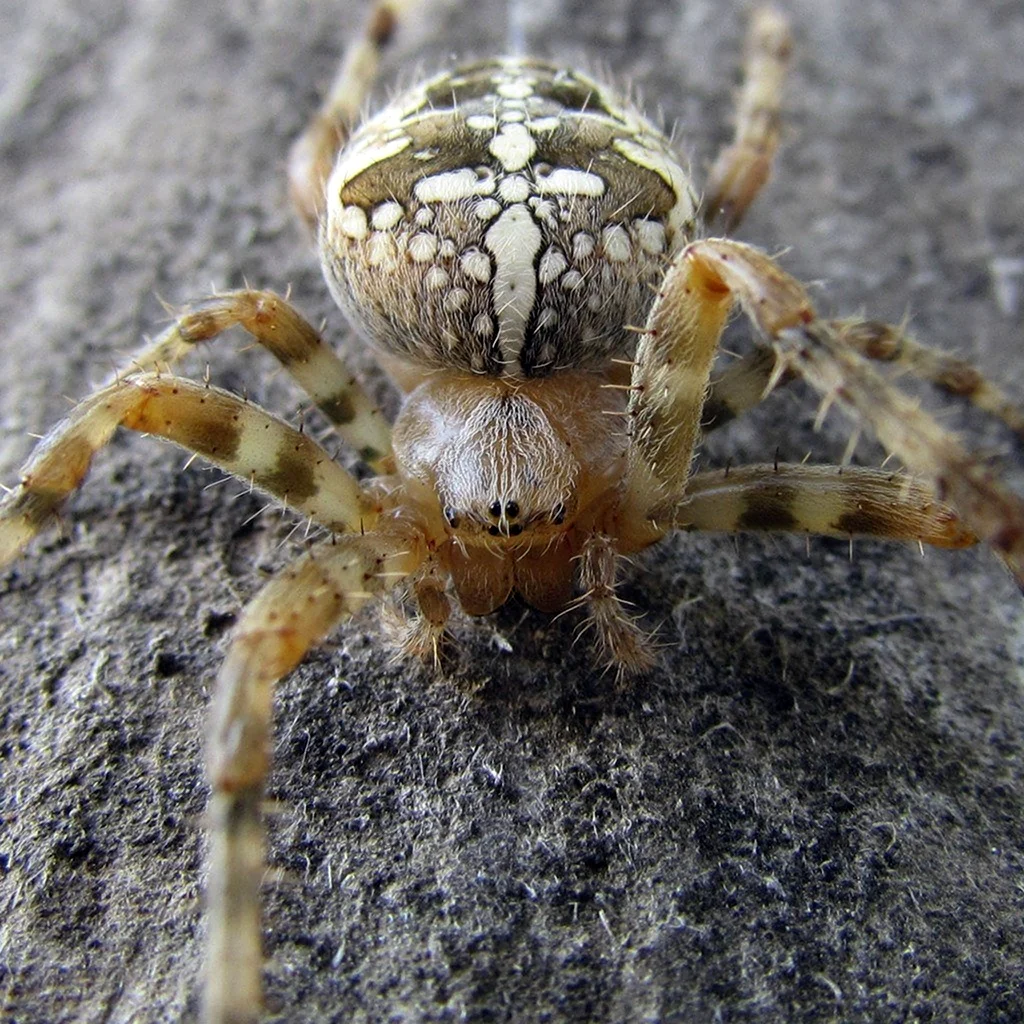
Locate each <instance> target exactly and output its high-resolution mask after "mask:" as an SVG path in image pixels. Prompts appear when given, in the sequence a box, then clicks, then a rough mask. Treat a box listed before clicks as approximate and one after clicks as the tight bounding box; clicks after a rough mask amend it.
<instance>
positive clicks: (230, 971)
mask: <svg viewBox="0 0 1024 1024" xmlns="http://www.w3.org/2000/svg"><path fill="white" fill-rule="evenodd" d="M425 548H426V546H425V544H424V542H423V538H422V535H420V534H419V533H418V532H417V531H416V530H415V528H413V527H411V526H410V525H409V524H407V523H401V522H394V523H392V524H389V527H388V529H387V530H386V531H380V532H376V533H367V534H363V535H361V536H358V535H355V534H349V535H345V536H342V537H336V538H332V539H331V540H330V541H327V542H325V543H323V544H320V545H318V546H316V547H315V548H313V549H312V550H311V551H309V552H308V553H307V554H305V555H304V556H303V557H302V558H301V559H299V560H298V561H296V562H294V563H293V564H291V565H289V566H288V567H287V568H285V569H284V570H282V571H281V572H280V573H279V574H278V575H277V576H275V577H274V578H273V579H272V580H271V581H270V582H269V583H268V584H267V585H266V586H265V587H264V588H263V589H262V590H261V591H260V592H259V593H258V594H257V595H256V597H255V598H254V599H253V600H252V601H251V602H250V604H249V605H248V607H247V608H246V609H245V611H244V612H243V615H242V618H241V621H240V622H239V624H238V626H237V627H236V629H235V631H234V633H233V635H232V640H231V647H230V649H229V650H228V655H227V659H226V660H225V662H224V665H223V666H222V668H221V670H220V672H219V674H218V676H217V682H216V686H215V691H214V699H213V705H212V708H211V712H210V716H211V717H210V731H209V734H208V744H207V772H208V775H209V779H210V785H211V790H212V793H211V797H210V809H209V814H210V827H211V832H212V837H211V850H210V878H209V883H208V888H207V904H208V908H209V911H208V912H209V925H208V927H209V933H208V938H207V943H208V956H207V959H206V972H207V973H206V982H205V986H204V1004H203V1019H204V1020H205V1021H207V1022H210V1024H224V1022H230V1024H254V1022H255V1021H257V1020H258V1019H259V1016H260V1008H261V1007H262V1002H263V1001H262V997H261V983H260V975H261V972H262V967H263V952H262V949H261V945H260V884H261V882H262V880H263V875H264V828H263V821H262V816H261V813H260V805H261V803H262V800H263V794H264V787H265V784H266V778H267V773H268V771H269V769H270V755H271V727H272V717H273V716H272V711H273V689H274V684H275V683H276V682H277V681H278V680H279V679H280V678H281V677H282V676H284V675H286V674H287V673H289V672H290V671H291V670H292V669H293V668H294V667H295V666H296V665H297V664H298V663H299V662H300V661H301V660H302V659H303V658H304V657H305V655H306V653H307V652H308V651H309V649H310V648H311V647H312V646H313V645H314V644H316V643H318V642H319V641H320V640H321V639H323V638H324V637H325V636H326V635H327V634H328V633H330V632H331V630H332V629H334V628H335V626H337V625H338V624H339V623H340V622H341V621H342V620H344V619H346V618H348V617H349V616H351V615H353V614H354V613H355V612H356V611H358V610H359V609H360V608H361V607H362V606H363V605H365V604H366V603H367V602H368V601H371V600H373V599H375V598H377V597H380V596H381V595H383V594H384V593H385V592H386V591H388V590H389V589H390V588H392V587H393V586H395V585H396V584H397V583H399V582H401V580H402V579H403V578H404V577H406V576H407V575H408V574H409V573H411V572H414V571H415V570H416V569H417V567H418V566H419V564H420V563H421V562H422V560H423V557H424V554H425Z"/></svg>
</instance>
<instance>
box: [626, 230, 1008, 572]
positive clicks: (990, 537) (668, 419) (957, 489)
mask: <svg viewBox="0 0 1024 1024" xmlns="http://www.w3.org/2000/svg"><path fill="white" fill-rule="evenodd" d="M687 264H693V267H692V268H691V269H687V268H686V265H687ZM697 268H700V269H697ZM693 282H699V283H700V285H701V288H700V289H695V288H693V287H692V286H691V285H692V283H693ZM723 291H724V293H725V294H726V295H727V296H729V297H730V298H729V302H732V301H736V302H738V303H739V304H740V305H741V306H742V307H743V309H744V311H745V313H746V314H747V316H748V317H749V318H750V319H751V320H752V321H753V322H754V323H755V324H756V326H757V327H758V328H759V330H760V332H761V333H762V335H763V336H764V337H765V338H766V339H767V341H768V342H769V343H770V344H771V346H772V348H773V349H774V350H775V352H776V356H777V358H778V361H779V363H778V372H784V371H786V370H789V371H790V372H792V373H795V374H797V375H798V376H801V377H803V378H804V379H805V380H806V381H807V382H808V383H809V384H810V385H811V386H812V387H814V388H815V389H816V390H817V391H819V392H820V394H821V395H822V396H823V398H824V400H825V401H826V402H828V403H831V402H835V403H836V404H838V405H839V406H840V407H841V408H843V409H845V410H846V411H847V412H849V413H850V414H851V415H852V416H853V418H854V419H855V420H856V422H858V423H859V424H862V425H863V426H864V427H866V428H868V429H870V430H871V431H873V432H874V434H875V435H876V436H877V438H878V439H879V441H880V442H881V443H882V445H883V446H884V447H885V448H886V449H887V450H888V451H889V452H890V453H891V454H893V455H895V456H896V457H897V458H899V459H901V460H902V461H903V462H904V464H905V465H906V466H907V467H908V468H909V469H911V470H912V471H913V472H914V473H915V474H918V475H919V476H921V477H922V478H923V479H924V480H925V481H926V482H927V483H928V484H929V485H930V486H931V487H932V488H933V489H934V491H935V493H936V494H937V495H938V496H939V498H940V499H942V500H948V501H949V502H950V504H951V505H953V506H954V508H956V510H957V511H958V513H959V514H960V515H961V516H962V517H963V519H964V521H965V522H966V523H967V525H968V526H969V527H970V528H971V529H972V530H973V531H974V532H975V533H976V534H977V535H978V537H979V538H980V539H981V540H984V541H986V542H988V543H989V544H991V545H992V547H993V548H994V549H995V550H996V551H997V552H998V553H999V555H1000V556H1001V557H1002V558H1003V559H1004V560H1005V561H1006V563H1007V564H1008V566H1009V567H1010V569H1011V571H1012V572H1013V573H1014V575H1015V576H1016V577H1017V579H1018V581H1020V582H1021V583H1022V584H1024V502H1022V501H1021V499H1020V498H1019V497H1018V496H1017V495H1015V494H1014V493H1013V492H1012V491H1010V490H1009V489H1008V488H1007V487H1006V486H1005V485H1004V484H1003V483H1002V482H1001V481H1000V480H998V479H997V477H996V476H995V474H994V473H993V472H992V471H991V470H990V469H989V468H988V467H987V466H985V464H984V463H983V462H982V461H981V460H980V459H979V458H977V457H976V456H973V455H972V454H971V453H969V452H968V451H967V449H966V448H964V446H963V445H962V444H961V443H960V442H959V441H958V440H957V439H956V438H955V437H954V436H953V435H951V434H950V433H949V432H947V431H945V430H943V429H942V427H940V426H939V424H938V423H937V422H936V421H935V419H934V418H933V417H932V416H930V415H929V414H928V413H926V412H924V411H923V410H922V409H920V408H919V407H918V405H917V403H916V402H914V401H913V400H911V399H910V398H909V397H908V396H906V395H904V394H903V393H902V392H900V391H898V390H897V389H896V388H894V387H893V386H892V384H890V383H889V382H888V381H887V380H886V379H885V377H884V376H882V374H881V373H879V371H878V370H877V369H876V368H875V367H874V366H872V365H871V363H870V361H869V360H868V359H867V358H865V356H863V355H862V354H861V353H860V352H858V351H856V349H855V348H852V347H851V346H850V345H849V344H848V343H847V341H846V339H845V337H844V334H845V333H846V332H844V330H843V328H842V325H841V324H840V323H839V322H836V321H829V320H823V319H819V318H818V317H817V315H816V313H815V311H814V308H813V306H812V305H811V302H810V299H809V298H808V296H807V293H806V291H805V290H804V288H803V286H802V285H800V283H799V282H798V281H796V279H795V278H793V277H791V276H790V275H789V274H787V273H785V271H783V270H782V269H781V268H780V267H779V266H778V265H777V264H776V263H775V262H774V261H773V260H772V259H770V258H769V257H768V256H766V255H765V254H764V253H762V252H760V251H758V250H757V249H754V248H752V247H751V246H748V245H744V244H742V243H740V242H734V241H730V240H728V239H706V240H703V241H698V242H693V243H691V244H690V245H689V246H687V247H686V248H685V249H684V250H683V251H682V252H681V253H680V254H679V256H677V257H676V260H675V261H674V263H673V265H672V267H671V268H670V269H669V272H668V274H667V275H666V278H665V284H664V286H663V290H662V293H661V295H660V296H659V299H658V301H657V302H656V304H655V307H654V309H652V311H651V316H650V318H649V321H648V325H647V333H646V334H645V335H643V336H642V338H641V342H640V345H639V346H638V349H637V360H636V366H635V367H634V370H633V384H634V390H633V392H632V394H631V400H630V413H631V415H632V416H633V421H634V431H635V442H636V443H635V444H634V448H635V449H636V455H637V458H635V460H634V464H633V466H631V480H632V479H634V478H635V479H636V480H637V482H638V484H639V485H640V486H639V487H638V489H637V493H638V494H640V493H641V492H642V491H644V490H645V489H646V491H647V493H648V495H650V496H651V497H653V495H652V494H651V490H652V484H654V485H660V486H661V487H662V488H664V493H665V495H666V496H667V495H671V494H675V495H681V494H683V493H684V490H685V485H686V480H685V472H684V469H685V468H688V466H689V460H690V457H691V453H692V438H690V437H684V436H683V433H682V432H681V431H680V430H679V429H678V427H677V423H678V422H680V421H682V419H684V412H685V410H683V408H682V407H681V406H679V404H678V403H677V402H674V396H676V395H677V394H678V393H679V391H680V388H679V385H678V384H677V380H679V381H682V382H684V383H685V384H686V391H687V392H688V394H689V395H690V401H692V394H693V390H694V389H693V387H692V384H691V382H690V376H691V375H690V374H688V373H685V372H681V371H680V369H679V367H678V366H675V365H673V364H672V362H671V360H669V361H668V362H666V353H669V355H671V354H673V353H676V354H678V355H687V354H689V353H693V352H695V351H697V350H700V351H701V353H703V349H704V347H705V343H704V342H703V341H702V342H701V343H699V344H698V343H697V342H695V341H694V340H693V337H692V335H693V332H692V330H689V333H687V332H688V328H687V324H688V323H691V322H699V321H700V320H701V318H702V317H703V318H707V317H708V316H710V315H711V313H710V312H709V311H713V312H714V316H716V317H717V316H718V315H719V314H720V310H721V306H722V293H723ZM727 304H728V303H727ZM673 310H675V311H676V312H675V314H674V320H675V338H674V339H670V340H669V341H666V340H665V339H662V338H661V337H659V335H660V333H661V331H662V329H663V328H664V327H667V326H672V317H671V316H670V314H671V313H672V311H673ZM701 358H703V355H702V356H701ZM651 385H654V386H651ZM689 415H690V416H695V415H696V413H695V411H694V410H693V409H692V408H691V409H690V410H689ZM641 460H642V461H645V462H646V470H645V469H644V467H643V466H641V465H640V462H641ZM658 504H659V502H658V501H657V500H652V501H651V503H650V505H649V508H655V507H657V506H658Z"/></svg>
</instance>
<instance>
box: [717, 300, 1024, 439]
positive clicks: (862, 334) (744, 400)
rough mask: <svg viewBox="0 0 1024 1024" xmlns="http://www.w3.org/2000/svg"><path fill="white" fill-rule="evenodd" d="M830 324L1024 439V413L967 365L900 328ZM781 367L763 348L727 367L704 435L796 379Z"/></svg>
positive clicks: (870, 354) (868, 353)
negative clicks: (990, 417)
mask: <svg viewBox="0 0 1024 1024" xmlns="http://www.w3.org/2000/svg"><path fill="white" fill-rule="evenodd" d="M828 323H829V324H830V326H831V327H832V328H833V329H834V330H835V331H837V332H838V333H839V334H840V335H841V337H842V339H843V341H844V342H845V343H846V344H847V345H849V346H850V347H851V348H853V349H856V350H857V351H858V352H860V353H861V355H863V356H865V357H866V358H867V359H871V360H875V361H878V362H884V363H892V364H893V365H895V366H897V367H899V368H902V369H905V370H907V371H908V372H909V373H911V374H913V375H914V376H915V377H917V378H918V379H920V380H924V381H927V382H928V383H929V384H932V385H934V386H935V387H936V388H937V389H938V390H940V391H944V392H945V393H946V394H949V395H955V396H957V397H959V398H964V399H966V400H967V401H969V402H970V403H971V404H972V405H973V406H975V408H977V409H980V410H981V411H982V412H986V413H989V414H990V415H992V416H994V417H996V419H998V420H1001V421H1002V422H1003V423H1004V424H1005V425H1006V426H1007V427H1009V429H1010V430H1012V431H1013V432H1014V433H1015V434H1016V435H1017V437H1018V438H1020V439H1021V440H1024V411H1022V410H1021V409H1020V408H1019V407H1018V406H1017V405H1015V404H1014V403H1013V402H1012V401H1010V399H1009V398H1008V397H1007V395H1006V394H1005V392H1004V391H1003V390H1002V389H1001V388H1000V387H998V385H996V384H993V383H992V381H990V380H988V379H987V378H986V377H984V376H983V375H982V374H981V372H980V371H979V370H977V369H976V368H975V367H973V366H971V364H970V363H968V362H967V361H966V360H964V359H958V358H957V357H956V356H951V355H948V354H946V353H945V352H938V351H936V350H935V349H933V348H929V347H928V346H927V345H923V344H921V342H919V341H917V340H916V339H914V338H913V337H911V336H910V335H909V334H907V332H906V330H905V329H904V328H903V327H901V326H899V325H897V324H887V323H884V322H883V321H881V320H857V319H846V320H830V321H828ZM777 366H778V360H777V358H776V355H775V351H774V350H773V349H770V348H757V349H755V350H754V351H753V352H750V353H748V354H747V355H745V356H742V357H741V358H739V359H737V360H736V361H735V362H733V363H731V364H730V365H729V366H727V367H726V368H725V370H724V371H723V372H722V374H721V375H720V376H719V377H717V378H715V379H713V380H712V381H711V386H710V390H709V391H708V397H707V399H706V400H705V402H704V411H703V414H702V416H701V430H702V431H704V432H705V433H707V432H708V431H709V430H716V429H717V428H718V427H721V426H724V425H725V424H726V423H729V422H730V421H731V420H734V419H735V418H736V417H737V416H740V415H742V414H743V413H745V412H747V411H748V410H749V409H752V408H753V407H754V406H755V405H757V404H759V403H760V402H761V401H762V400H763V399H765V398H767V397H768V395H769V394H770V393H771V392H772V391H773V390H774V389H775V388H777V387H779V386H781V385H783V384H788V383H789V382H790V381H792V380H795V379H796V375H795V374H794V373H793V372H792V371H791V370H787V369H781V370H779V369H776V367H777Z"/></svg>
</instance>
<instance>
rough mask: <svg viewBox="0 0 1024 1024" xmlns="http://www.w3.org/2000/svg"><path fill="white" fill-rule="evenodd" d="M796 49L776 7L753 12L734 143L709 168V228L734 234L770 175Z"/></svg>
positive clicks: (705, 214)
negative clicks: (788, 75)
mask: <svg viewBox="0 0 1024 1024" xmlns="http://www.w3.org/2000/svg"><path fill="white" fill-rule="evenodd" d="M792 50H793V38H792V35H791V34H790V30H789V23H788V22H787V20H786V18H785V17H784V16H783V15H782V14H781V13H780V12H779V11H777V10H775V9H774V8H772V7H760V8H758V9H756V10H755V11H754V12H753V15H752V16H751V21H750V28H749V30H748V32H747V43H746V57H745V60H744V80H743V86H742V88H741V90H740V93H739V101H738V103H737V106H736V130H735V135H734V137H733V141H732V143H731V144H730V145H728V146H726V147H725V149H723V150H722V152H721V153H719V155H718V158H717V159H716V160H715V162H714V164H713V165H712V167H711V173H710V174H709V176H708V183H707V186H706V188H705V190H704V201H703V203H702V204H701V217H702V219H703V221H704V223H705V224H706V225H714V226H715V227H716V229H720V230H723V231H732V230H733V229H734V228H735V227H736V226H737V224H739V222H740V221H741V220H742V219H743V215H744V214H745V213H746V211H747V207H749V206H750V204H751V203H752V202H753V201H754V200H755V199H756V198H757V195H758V193H759V192H760V191H761V189H762V188H763V187H764V185H765V183H766V182H767V181H768V176H769V175H770V174H771V168H772V160H773V158H774V156H775V151H776V150H777V149H778V146H779V134H780V120H781V119H780V107H781V99H782V85H783V82H784V81H785V77H786V70H787V68H788V67H789V60H790V55H791V53H792Z"/></svg>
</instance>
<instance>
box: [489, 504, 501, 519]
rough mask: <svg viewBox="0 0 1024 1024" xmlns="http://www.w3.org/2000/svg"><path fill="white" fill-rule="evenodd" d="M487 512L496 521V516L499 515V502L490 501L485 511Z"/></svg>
mask: <svg viewBox="0 0 1024 1024" xmlns="http://www.w3.org/2000/svg"><path fill="white" fill-rule="evenodd" d="M487 511H488V512H490V513H491V515H492V516H494V518H495V519H497V518H498V516H500V515H501V502H500V501H492V502H491V504H490V507H489V508H488V509H487Z"/></svg>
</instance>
